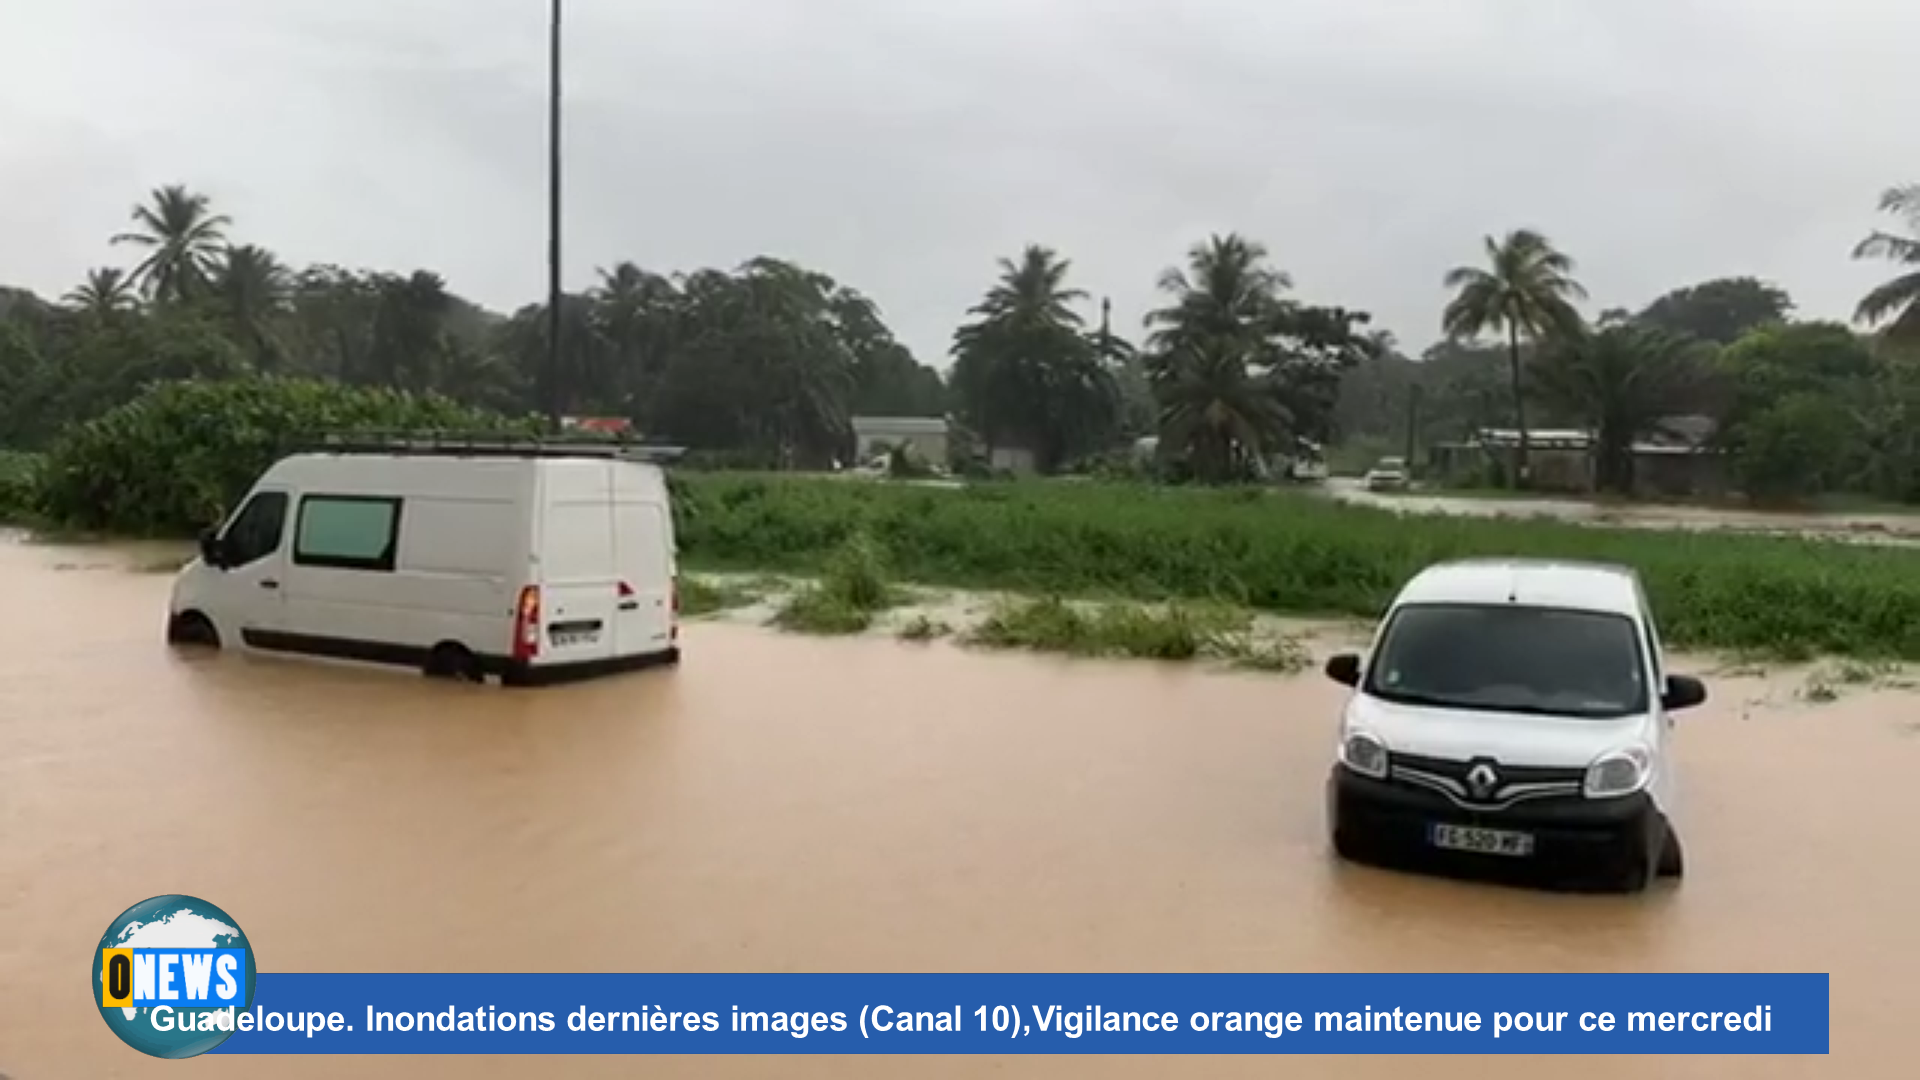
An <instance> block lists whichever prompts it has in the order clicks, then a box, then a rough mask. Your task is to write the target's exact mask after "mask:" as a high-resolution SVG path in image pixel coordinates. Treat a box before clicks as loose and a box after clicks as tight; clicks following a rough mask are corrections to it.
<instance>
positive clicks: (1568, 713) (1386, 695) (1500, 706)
mask: <svg viewBox="0 0 1920 1080" xmlns="http://www.w3.org/2000/svg"><path fill="white" fill-rule="evenodd" d="M1373 695H1374V696H1375V697H1377V698H1379V699H1381V700H1382V701H1391V702H1393V703H1394V704H1396V705H1424V706H1426V707H1428V708H1433V709H1457V710H1459V711H1461V712H1503V713H1518V714H1521V715H1523V716H1552V717H1558V718H1560V719H1573V720H1618V719H1621V718H1622V717H1627V716H1632V715H1633V710H1631V709H1611V708H1610V709H1605V710H1601V709H1556V708H1553V707H1551V706H1547V705H1530V704H1527V703H1525V702H1509V701H1476V700H1474V699H1472V698H1449V697H1440V696H1438V695H1435V694H1421V693H1412V692H1408V691H1402V690H1378V689H1376V690H1374V691H1373Z"/></svg>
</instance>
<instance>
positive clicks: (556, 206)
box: [540, 0, 561, 432]
mask: <svg viewBox="0 0 1920 1080" xmlns="http://www.w3.org/2000/svg"><path fill="white" fill-rule="evenodd" d="M560 3H561V0H553V17H552V19H551V20H550V24H549V27H548V41H547V50H548V55H547V79H548V82H547V364H546V371H545V372H543V374H544V375H545V378H543V379H541V380H540V382H541V383H542V385H543V387H544V389H545V390H546V393H545V394H544V395H542V396H544V397H545V398H546V400H545V401H544V402H542V404H543V405H545V406H546V410H547V426H548V427H549V428H550V429H552V430H553V431H555V432H558V431H559V430H560V295H561V294H560Z"/></svg>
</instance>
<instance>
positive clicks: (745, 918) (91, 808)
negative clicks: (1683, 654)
mask: <svg viewBox="0 0 1920 1080" xmlns="http://www.w3.org/2000/svg"><path fill="white" fill-rule="evenodd" d="M142 559H149V560H150V559H151V554H150V553H147V554H143V553H141V552H138V551H127V550H125V549H122V550H119V551H109V550H103V549H81V548H67V549H62V548H54V547H38V546H28V545H25V544H20V543H17V542H0V595H4V596H5V599H6V617H5V618H4V619H0V1073H5V1074H6V1075H8V1076H9V1077H11V1078H12V1080H46V1078H54V1077H114V1076H158V1075H162V1074H166V1075H173V1074H176V1073H180V1072H183V1071H192V1072H194V1073H195V1074H196V1075H201V1076H210V1077H262V1076H272V1077H278V1076H289V1077H343V1076H355V1077H363V1076H364V1077H376V1078H378V1077H403V1076H404V1077H416V1076H418V1077H440V1076H445V1077H456V1076H457V1077H462V1078H467V1077H509V1076H512V1077H519V1076H523V1075H526V1074H527V1073H529V1072H530V1071H532V1072H537V1073H538V1074H539V1075H542V1076H549V1075H550V1076H609V1077H611V1076H630V1075H635V1074H638V1073H641V1072H644V1073H646V1074H647V1075H651V1076H699V1077H724V1078H733V1077H783V1078H784V1077H801V1078H811V1077H832V1078H835V1080H840V1078H846V1077H862V1078H863V1077H876V1078H877V1077H889V1078H890V1077H967V1076H982V1075H993V1076H1003V1077H1026V1076H1034V1077H1042V1076H1044V1077H1055V1076H1072V1077H1160V1076H1173V1075H1178V1076H1182V1077H1186V1076H1271V1075H1274V1074H1275V1072H1276V1071H1278V1070H1289V1074H1290V1075H1299V1076H1313V1077H1336V1078H1337V1077H1389V1076H1391V1077H1395V1078H1399V1077H1404V1075H1405V1074H1406V1070H1407V1069H1408V1068H1410V1067H1414V1066H1415V1063H1412V1062H1406V1061H1401V1060H1398V1059H1393V1058H1377V1059H1360V1058H1331V1059H1320V1060H1316V1061H1313V1062H1300V1063H1298V1065H1297V1066H1294V1065H1289V1064H1287V1063H1283V1062H1274V1061H1269V1060H1265V1059H1260V1058H1211V1059H1203V1058H1188V1059H1116V1058H1067V1057H1056V1058H1045V1057H1030V1058H1021V1057H1014V1058H1004V1059H990V1058H946V1059H935V1058H799V1059H780V1058H675V1059H653V1060H642V1059H630V1058H611V1059H591V1058H560V1059H556V1060H554V1061H552V1062H541V1063H537V1064H536V1063H533V1062H528V1061H522V1060H516V1059H512V1058H496V1059H486V1058H459V1059H455V1058H390V1059H329V1058H283V1057H276V1058H256V1059H246V1058H221V1057H213V1058H207V1059H204V1060H202V1061H200V1062H198V1063H196V1064H194V1065H192V1066H189V1067H185V1068H184V1069H183V1068H182V1067H173V1066H168V1065H166V1064H164V1063H162V1062H156V1061H151V1060H149V1059H146V1058H142V1057H140V1056H139V1055H137V1054H136V1053H134V1052H133V1051H132V1050H130V1049H128V1048H127V1047H125V1046H123V1045H121V1044H120V1043H119V1042H118V1041H117V1040H116V1039H115V1038H114V1037H113V1035H112V1034H111V1033H110V1032H109V1031H108V1030H107V1028H106V1025H105V1024H103V1023H101V1022H100V1020H99V1018H98V1015H97V1011H96V1009H95V1007H94V1006H93V1004H92V1003H91V1001H90V1000H89V994H88V981H87V977H86V976H87V971H86V968H87V965H88V964H89V963H90V960H91V950H92V949H93V946H94V943H95V942H96V941H97V940H98V939H99V935H100V932H101V930H102V929H103V928H104V927H105V926H106V924H107V922H108V921H109V920H110V919H111V918H112V917H113V916H114V915H115V914H117V913H118V912H119V911H121V910H122V909H123V908H125V907H126V906H127V905H128V904H129V903H132V902H133V901H135V900H138V899H140V898H143V897H146V896H150V895H153V894H155V893H163V892H183V893H190V894H194V895H198V896H204V897H207V898H209V899H211V900H213V901H214V902H216V903H218V904H220V905H221V906H222V907H224V908H226V909H227V910H228V911H230V912H232V913H233V914H234V915H235V916H236V917H237V918H239V919H240V920H241V922H242V924H243V925H244V926H245V927H246V928H247V932H248V934H249V935H250V936H251V937H252V939H253V940H254V942H256V944H257V947H258V949H259V955H260V960H261V963H262V965H263V966H265V967H267V968H269V969H270V970H278V971H314V972H324V971H452V972H458V971H514V970H527V971H644V970H666V971H863V970H869V971H871V970H901V971H914V970H919V971H1002V970H1004V971H1019V970H1030V971H1060V972H1072V971H1288V970H1298V971H1588V970H1594V971H1640V970H1664V971H1824V972H1831V973H1832V974H1833V976H1834V980H1833V1016H1834V1026H1833V1047H1834V1058H1833V1059H1820V1058H1800V1059H1771V1060H1744V1059H1730V1058H1670V1059H1648V1060H1645V1061H1640V1062H1620V1061H1609V1060H1605V1059H1586V1060H1581V1059H1559V1060H1554V1061H1551V1062H1543V1061H1541V1060H1538V1059H1534V1060H1518V1059H1472V1058H1451V1059H1445V1060H1440V1061H1435V1062H1429V1063H1419V1064H1418V1066H1417V1067H1418V1068H1419V1069H1420V1071H1421V1073H1422V1075H1423V1076H1431V1077H1440V1078H1443V1080H1444V1078H1446V1077H1454V1076H1458V1077H1472V1078H1474V1080H1487V1078H1496V1080H1497V1078H1502V1077H1523V1076H1524V1077H1528V1078H1535V1077H1537V1076H1538V1074H1539V1071H1540V1070H1541V1069H1542V1068H1543V1067H1545V1068H1550V1069H1551V1070H1553V1072H1554V1074H1555V1075H1556V1076H1557V1077H1558V1078H1560V1080H1581V1078H1589V1077H1591V1078H1598V1077H1609V1078H1611V1077H1617V1076H1619V1075H1621V1074H1622V1072H1623V1070H1626V1071H1631V1072H1633V1073H1635V1074H1637V1075H1642V1076H1650V1077H1700V1078H1721V1077H1725V1078H1733V1077H1741V1078H1747V1077H1761V1078H1766V1077H1802V1076H1821V1077H1825V1076H1834V1077H1840V1076H1845V1077H1851V1078H1862V1077H1889V1078H1891V1077H1896V1076H1912V1075H1914V1072H1913V1068H1914V1067H1913V1064H1912V1060H1913V1059H1912V1058H1911V1057H1910V1056H1909V1055H1910V1053H1911V1051H1912V1048H1913V1047H1914V1046H1915V1045H1916V1044H1915V1041H1914V1038H1915V1036H1914V1031H1915V1028H1914V1020H1913V1013H1914V1011H1915V1010H1916V1008H1920V986H1916V984H1915V981H1914V980H1915V978H1916V976H1920V934H1917V933H1916V930H1915V925H1916V920H1920V902H1916V898H1915V890H1916V886H1917V885H1920V860H1917V859H1916V855H1920V844H1916V841H1915V840H1914V836H1915V831H1914V830H1915V823H1916V821H1920V783H1917V782H1916V779H1915V777H1916V770H1917V769H1920V705H1917V704H1916V701H1920V699H1916V698H1910V697H1903V696H1902V695H1901V694H1900V693H1898V692H1894V691H1887V690H1877V691H1876V690H1860V691H1856V692H1849V693H1844V694H1843V695H1842V696H1841V697H1840V699H1839V700H1837V701H1835V702H1832V703H1828V704H1825V705H1819V706H1814V705H1800V704H1796V703H1795V702H1794V701H1793V699H1792V694H1791V689H1790V688H1783V687H1782V686H1779V685H1775V686H1771V687H1770V686H1769V685H1768V684H1767V683H1766V682H1765V681H1764V680H1762V679H1758V678H1748V679H1744V680H1738V679H1725V678H1723V679H1719V680H1717V681H1715V682H1714V683H1713V689H1714V691H1715V692H1716V694H1717V698H1716V701H1715V702H1714V703H1713V704H1710V705H1709V706H1707V707H1705V708H1703V709H1701V710H1699V711H1698V712H1697V713H1690V714H1688V715H1687V716H1686V717H1685V718H1684V719H1683V720H1682V723H1683V725H1684V734H1683V738H1682V739H1681V757H1682V758H1683V760H1684V763H1685V767H1686V770H1687V773H1686V778H1685V779H1686V783H1687V784H1688V791H1687V795H1688V797H1689V801H1688V807H1687V809H1688V812H1689V815H1690V816H1689V817H1688V818H1687V820H1686V825H1687V832H1686V841H1687V855H1688V864H1689V865H1688V870H1689V877H1688V879H1687V881H1686V883H1685V884H1684V885H1683V886H1681V887H1679V888H1678V889H1672V888H1667V889H1662V890H1659V891H1656V892H1654V893H1652V894H1650V895H1648V896H1645V897H1641V898H1637V899H1624V898H1619V897H1594V896H1578V895H1563V894H1551V893H1536V892H1529V891H1525V890H1518V889H1511V888H1500V887H1495V886H1486V885H1474V884H1466V883H1458V882H1452V881H1445V880H1436V879H1426V878H1418V877H1412V876H1405V875H1400V874H1396V873H1392V872H1387V871H1377V870H1367V869H1357V868H1349V867H1344V866H1339V865H1336V864H1335V863H1334V862H1332V861H1331V860H1330V858H1329V856H1328V855H1327V854H1326V851H1325V847H1324V841H1323V832H1322V822H1321V781H1322V778H1323V777H1324V775H1325V770H1326V768H1327V762H1328V750H1329V742H1330V732H1331V724H1332V721H1333V716H1334V711H1335V708H1336V705H1337V704H1338V701H1339V688H1338V687H1336V686H1334V685H1332V684H1330V683H1328V682H1326V681H1325V680H1323V679H1321V678H1319V677H1318V676H1300V677H1294V678H1281V677H1276V676H1272V675H1253V674H1247V675H1222V674H1209V673H1206V672H1202V671H1198V670H1192V669H1181V668H1168V667H1160V666H1155V665H1148V664H1091V663H1079V662H1067V661H1057V660H1052V659H1047V658H1037V657H1029V656H984V655H977V654H973V653H969V652H967V651H964V650H961V649H958V648H954V647H951V646H946V645H932V646H926V645H919V646H916V645H908V644H899V643H895V642H892V641H886V640H872V639H867V640H851V641H830V640H813V639H806V638H797V637H787V636H781V635H778V634H775V633H773V632H770V631H765V630H761V629H757V628H754V627H743V626H734V625H724V624H718V623H705V624H694V625H693V626H692V627H691V628H690V629H689V630H688V632H687V635H686V640H687V652H686V661H685V664H684V665H683V666H682V667H681V668H680V669H679V670H677V671H671V672H655V673H645V674H640V675H635V676H630V677H622V678H618V679H612V680H607V681H603V682H599V683H593V684H583V685H578V686H573V687H564V688H557V689H552V690H543V691H528V692H508V691H503V690H501V689H499V688H497V687H471V686H461V685H441V684H433V683H428V682H426V681H424V680H422V679H419V678H417V677H414V676H410V675H406V674H390V673H386V672H379V671H364V670H358V669H353V668H347V667H338V666H327V665H322V664H318V663H313V662H299V661H269V660H250V659H247V658H242V657H237V656H215V657H206V658H186V657H181V656H176V655H174V654H173V653H171V652H170V651H168V650H167V649H166V648H165V647H164V646H163V645H162V644H161V641H160V627H161V614H162V611H163V608H164V604H165V600H166V594H167V588H168V578H167V576H166V575H164V574H142V573H137V572H134V570H133V569H131V568H130V567H132V566H133V565H135V564H138V563H139V562H141V561H142ZM1769 695H1770V697H1769ZM1763 698H1766V699H1768V700H1762V699H1763Z"/></svg>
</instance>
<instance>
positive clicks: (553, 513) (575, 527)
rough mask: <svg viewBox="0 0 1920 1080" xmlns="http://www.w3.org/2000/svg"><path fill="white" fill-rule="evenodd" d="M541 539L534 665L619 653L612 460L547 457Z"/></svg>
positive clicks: (564, 662) (611, 655)
mask: <svg viewBox="0 0 1920 1080" xmlns="http://www.w3.org/2000/svg"><path fill="white" fill-rule="evenodd" d="M542 464H543V466H544V468H543V469H542V472H543V473H544V477H543V479H544V481H545V482H544V483H543V484H542V485H541V487H542V499H541V507H542V509H541V515H542V520H541V528H540V533H539V541H538V551H537V555H538V559H539V567H540V585H541V589H540V621H541V624H542V627H541V634H540V655H539V657H538V658H537V659H536V660H535V661H534V662H535V663H537V664H539V665H542V666H546V665H551V664H574V663H588V662H592V661H596V660H608V659H611V658H612V657H613V655H614V652H613V650H614V634H615V629H614V615H615V613H616V603H617V597H616V592H617V589H618V586H619V581H618V577H617V575H616V572H615V560H614V546H613V491H612V477H611V468H612V465H611V463H610V462H605V461H549V462H543V463H542Z"/></svg>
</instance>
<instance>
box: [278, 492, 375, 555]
mask: <svg viewBox="0 0 1920 1080" xmlns="http://www.w3.org/2000/svg"><path fill="white" fill-rule="evenodd" d="M399 535H400V500H399V499H387V498H378V497H373V496H366V495H307V496H304V497H303V498H301V500H300V525H299V528H298V529H297V531H296V532H295V534H294V541H293V561H294V564H295V565H297V566H324V567H330V568H332V569H335V570H374V571H390V570H392V569H393V562H394V553H395V551H396V549H397V548H398V547H399V544H398V538H399Z"/></svg>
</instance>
